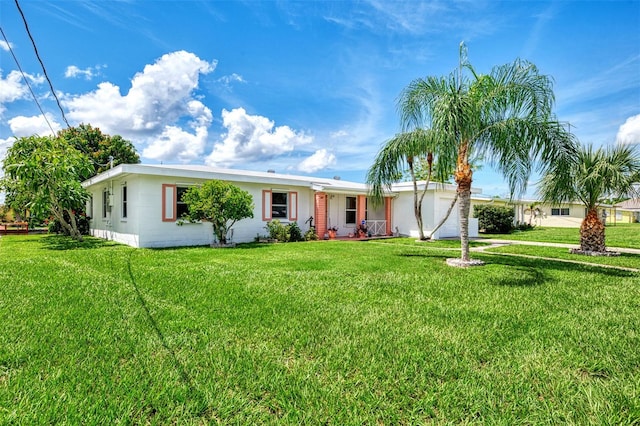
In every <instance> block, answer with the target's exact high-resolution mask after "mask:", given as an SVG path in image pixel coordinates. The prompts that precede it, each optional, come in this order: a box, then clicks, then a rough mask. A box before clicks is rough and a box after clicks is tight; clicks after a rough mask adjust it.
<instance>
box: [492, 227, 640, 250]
mask: <svg viewBox="0 0 640 426" xmlns="http://www.w3.org/2000/svg"><path fill="white" fill-rule="evenodd" d="M480 236H481V237H482V238H495V239H506V240H519V241H543V242H549V243H567V244H580V229H578V228H548V227H535V228H534V229H532V230H530V231H521V232H518V231H516V232H513V233H511V234H481V235H480ZM605 238H606V244H607V246H608V247H627V248H637V249H640V223H626V224H617V225H608V226H607V227H606V229H605Z"/></svg>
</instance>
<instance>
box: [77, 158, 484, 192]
mask: <svg viewBox="0 0 640 426" xmlns="http://www.w3.org/2000/svg"><path fill="white" fill-rule="evenodd" d="M132 174H137V175H147V176H170V177H177V178H184V179H219V180H226V181H231V182H245V183H263V184H264V183H267V184H273V185H290V186H303V187H308V188H311V189H313V190H314V191H323V192H330V193H331V192H333V193H338V192H348V193H352V194H353V193H356V194H357V193H360V194H366V193H367V192H368V186H367V185H366V184H364V183H359V182H350V181H346V180H340V179H331V178H321V177H314V176H298V175H289V174H283V173H271V172H256V171H251V170H238V169H222V168H217V167H209V166H204V165H166V164H119V165H117V166H116V167H114V168H113V169H109V170H107V171H106V172H103V173H100V174H99V175H96V176H93V177H92V178H89V179H87V180H86V181H84V182H82V186H83V187H85V188H87V187H90V186H92V185H96V184H99V183H102V182H105V181H109V180H111V179H113V178H116V177H124V176H127V175H132ZM418 185H419V186H418V187H419V188H420V189H422V188H424V182H419V183H418ZM429 186H430V187H432V188H434V189H436V188H442V185H441V184H437V185H436V184H435V183H433V182H432V183H431V184H430V185H429ZM444 189H445V190H455V186H453V185H448V184H447V185H444ZM406 191H413V184H412V183H411V182H400V183H397V184H394V185H392V187H391V192H406ZM473 192H479V190H475V189H474V191H473Z"/></svg>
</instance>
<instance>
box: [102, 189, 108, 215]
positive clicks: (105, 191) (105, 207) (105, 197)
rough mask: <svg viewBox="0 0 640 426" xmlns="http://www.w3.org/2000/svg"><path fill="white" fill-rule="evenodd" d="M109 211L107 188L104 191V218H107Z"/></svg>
mask: <svg viewBox="0 0 640 426" xmlns="http://www.w3.org/2000/svg"><path fill="white" fill-rule="evenodd" d="M108 211H109V190H108V189H107V188H105V189H103V190H102V218H103V219H106V218H107V212H108Z"/></svg>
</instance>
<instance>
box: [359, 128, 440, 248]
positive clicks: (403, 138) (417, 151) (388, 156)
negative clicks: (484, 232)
mask: <svg viewBox="0 0 640 426" xmlns="http://www.w3.org/2000/svg"><path fill="white" fill-rule="evenodd" d="M434 140H435V139H434V137H433V134H432V132H431V131H429V130H428V129H427V130H425V129H415V130H413V131H411V132H406V133H401V134H399V135H396V136H395V137H393V138H391V139H390V140H388V141H387V142H386V143H385V144H384V146H383V147H382V148H381V149H380V151H379V152H378V155H377V156H376V158H375V160H374V162H373V165H372V166H371V167H370V168H369V171H368V173H367V183H368V184H369V188H370V190H369V195H370V196H371V197H372V200H373V201H374V203H380V202H381V201H382V199H383V198H384V195H385V190H389V189H390V187H391V184H392V183H395V182H398V181H399V180H400V179H401V178H402V173H403V171H404V170H405V167H406V169H408V170H409V175H410V176H411V181H412V182H413V212H414V215H415V218H416V223H417V224H418V232H419V236H420V239H421V240H426V239H427V237H426V236H425V234H424V221H423V218H422V202H423V200H424V196H425V194H426V192H427V189H428V188H429V183H430V181H431V177H432V174H433V160H434V158H433V149H434V147H433V143H434ZM418 158H425V159H426V163H427V175H426V178H425V179H424V180H425V186H424V189H423V190H422V191H418V180H417V177H416V169H415V167H416V160H417V159H418Z"/></svg>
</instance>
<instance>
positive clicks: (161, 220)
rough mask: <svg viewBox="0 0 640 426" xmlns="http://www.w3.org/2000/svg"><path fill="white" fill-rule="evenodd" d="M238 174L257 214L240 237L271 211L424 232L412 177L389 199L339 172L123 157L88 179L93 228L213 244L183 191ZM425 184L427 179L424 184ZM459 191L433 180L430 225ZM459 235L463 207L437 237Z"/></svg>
mask: <svg viewBox="0 0 640 426" xmlns="http://www.w3.org/2000/svg"><path fill="white" fill-rule="evenodd" d="M211 179H218V180H224V181H228V182H231V183H233V184H235V185H237V186H238V187H240V188H241V189H243V190H245V191H248V192H249V193H250V194H251V195H252V196H253V202H254V212H253V216H254V217H253V218H250V219H243V220H241V221H239V222H237V223H236V224H235V225H234V227H233V237H232V238H233V242H237V243H240V242H250V241H253V240H254V239H255V237H256V236H257V235H265V234H267V231H266V229H265V225H266V223H267V222H268V221H270V220H272V219H278V220H280V221H281V222H284V223H288V222H292V221H296V222H297V223H298V225H299V226H300V228H301V229H302V231H303V232H305V231H307V230H308V229H309V227H310V226H311V224H313V226H314V227H315V229H316V232H317V234H318V235H319V237H320V238H323V237H324V235H325V234H326V232H327V229H328V228H330V227H336V228H338V237H347V236H348V235H349V234H350V233H353V232H354V231H355V227H356V224H358V223H361V221H362V220H365V221H366V223H367V227H368V230H369V231H370V232H371V233H372V234H373V235H407V236H417V235H418V230H417V226H416V221H415V217H414V215H413V187H412V185H411V183H401V184H397V185H394V186H393V187H392V188H391V191H389V193H388V196H387V197H385V200H384V204H383V205H380V206H374V205H373V203H370V202H369V200H368V199H367V186H366V185H365V184H362V183H357V182H348V181H343V180H340V179H329V178H319V177H311V176H295V175H288V174H279V173H270V172H255V171H246V170H234V169H219V168H212V167H207V166H198V165H146V164H144V165H143V164H121V165H118V166H116V167H114V168H113V169H110V170H108V171H106V172H104V173H101V174H99V175H97V176H94V177H92V178H91V179H88V180H87V181H85V182H83V186H84V187H85V188H86V189H87V190H88V191H89V193H90V194H91V199H90V201H89V203H88V205H87V213H88V214H89V216H90V217H91V234H92V235H93V236H96V237H100V238H105V239H109V240H114V241H118V242H121V243H124V244H128V245H130V246H133V247H176V246H197V245H209V244H211V243H213V242H214V240H213V238H214V237H213V231H212V228H211V224H210V223H206V222H204V223H189V222H184V221H181V220H179V219H180V216H181V215H182V214H183V213H184V212H185V211H186V209H187V206H186V205H185V204H184V203H182V202H181V195H182V193H183V192H184V191H185V190H186V189H187V188H189V187H191V186H196V185H201V184H202V183H204V182H206V181H207V180H211ZM421 188H424V183H423V184H422V185H421ZM454 195H455V188H454V187H453V186H452V185H445V186H444V187H443V186H442V185H435V184H432V185H431V186H430V188H429V191H428V193H427V195H426V197H425V200H424V204H423V212H424V216H425V228H426V229H425V230H426V231H429V230H430V229H433V227H434V225H435V224H436V223H438V222H439V221H440V218H441V217H442V215H444V213H445V212H446V211H447V209H448V207H449V204H450V202H451V200H452V199H453V197H454ZM469 233H470V236H472V237H474V236H477V235H478V225H477V220H476V219H470V229H469ZM456 236H459V225H458V211H457V208H456V209H454V211H453V212H452V214H451V216H450V217H449V219H448V221H447V222H446V223H445V224H444V226H443V227H442V228H440V230H439V231H438V232H437V233H436V235H434V238H445V237H456Z"/></svg>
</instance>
